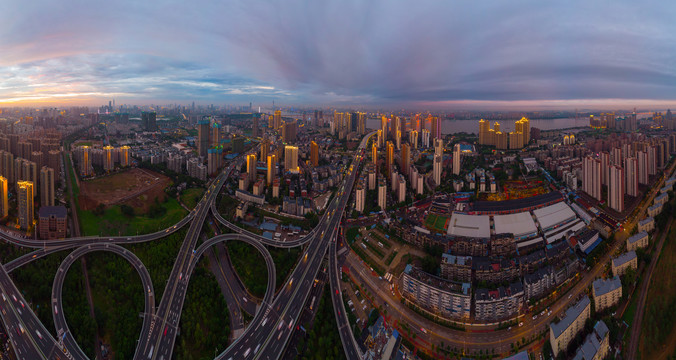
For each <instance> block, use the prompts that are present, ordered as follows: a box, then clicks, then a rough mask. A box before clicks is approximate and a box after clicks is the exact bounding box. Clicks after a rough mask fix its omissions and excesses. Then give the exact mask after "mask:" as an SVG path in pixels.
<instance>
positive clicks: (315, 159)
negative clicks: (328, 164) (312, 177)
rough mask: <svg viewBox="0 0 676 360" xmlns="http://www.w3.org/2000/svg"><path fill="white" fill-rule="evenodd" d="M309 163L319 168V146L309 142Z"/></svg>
mask: <svg viewBox="0 0 676 360" xmlns="http://www.w3.org/2000/svg"><path fill="white" fill-rule="evenodd" d="M310 163H311V164H312V166H314V167H317V166H319V145H317V143H316V142H314V141H312V142H310Z"/></svg>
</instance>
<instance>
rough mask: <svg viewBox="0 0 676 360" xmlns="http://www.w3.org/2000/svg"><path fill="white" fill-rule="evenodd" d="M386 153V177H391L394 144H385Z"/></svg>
mask: <svg viewBox="0 0 676 360" xmlns="http://www.w3.org/2000/svg"><path fill="white" fill-rule="evenodd" d="M386 146H387V148H386V150H387V153H386V159H385V167H386V169H387V176H391V175H392V170H393V169H392V166H393V165H394V144H392V142H391V141H388V142H387V144H386Z"/></svg>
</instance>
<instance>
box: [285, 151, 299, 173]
mask: <svg viewBox="0 0 676 360" xmlns="http://www.w3.org/2000/svg"><path fill="white" fill-rule="evenodd" d="M284 171H289V172H292V173H297V172H299V171H300V169H299V168H298V147H297V146H291V145H287V146H285V147H284Z"/></svg>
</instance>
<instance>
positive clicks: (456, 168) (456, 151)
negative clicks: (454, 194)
mask: <svg viewBox="0 0 676 360" xmlns="http://www.w3.org/2000/svg"><path fill="white" fill-rule="evenodd" d="M461 157H462V151H460V144H455V146H454V147H453V174H455V175H460V160H461Z"/></svg>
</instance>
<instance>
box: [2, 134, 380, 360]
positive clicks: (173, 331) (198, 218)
mask: <svg viewBox="0 0 676 360" xmlns="http://www.w3.org/2000/svg"><path fill="white" fill-rule="evenodd" d="M373 134H374V133H371V134H369V135H368V136H366V137H365V138H364V139H363V140H362V142H361V144H360V147H359V151H360V152H361V150H363V149H364V148H365V146H366V143H367V141H368V138H369V137H370V136H371V135H373ZM252 151H255V150H252ZM245 155H246V154H245ZM243 158H244V156H240V157H239V158H238V159H237V160H235V161H233V162H232V163H231V164H230V165H229V166H228V167H227V168H226V169H225V170H224V171H223V172H222V173H221V174H220V175H219V176H218V177H217V178H216V179H215V180H213V181H212V182H211V184H210V185H209V186H208V189H207V192H206V194H205V195H204V197H203V198H202V200H201V201H200V202H199V203H198V204H197V206H196V207H195V209H193V210H192V211H191V212H190V213H189V214H188V215H187V216H186V217H185V218H183V219H182V220H181V221H180V222H178V223H177V224H176V225H174V226H172V227H170V228H167V229H164V230H161V231H158V232H155V233H152V234H144V235H138V236H118V237H105V238H103V237H96V236H93V237H72V238H67V239H61V240H50V241H42V240H34V239H27V238H24V237H22V236H15V235H12V234H9V233H4V232H0V238H1V239H3V240H5V241H8V242H10V243H13V244H15V245H18V246H21V247H28V248H33V249H36V250H34V251H32V252H30V253H28V254H25V255H23V256H20V257H18V258H17V259H14V260H13V261H10V262H9V263H7V264H6V265H5V266H0V267H1V270H0V293H1V295H2V296H3V300H2V302H0V304H1V305H0V306H1V308H2V311H1V313H2V319H3V322H4V324H5V326H6V328H7V330H8V332H9V334H10V338H11V341H12V343H13V344H14V349H15V352H16V355H17V357H18V358H20V359H38V358H48V359H54V358H59V359H86V358H87V357H86V355H85V354H84V353H83V352H82V350H81V349H80V347H79V346H78V345H77V343H76V342H75V340H74V338H73V336H72V335H71V334H70V331H69V329H68V326H67V324H66V321H65V316H64V314H63V304H62V301H61V299H62V298H61V290H62V287H63V281H64V279H65V276H66V274H67V271H68V269H69V268H70V266H71V265H72V264H73V262H74V261H75V260H77V259H78V258H80V257H81V256H83V255H85V254H87V253H90V252H94V251H108V252H113V253H115V254H118V255H120V256H122V257H123V258H125V259H126V260H127V261H129V263H130V264H131V265H132V266H133V267H134V268H135V269H136V270H137V272H138V273H139V275H140V277H141V281H142V283H143V288H144V289H145V290H144V292H145V303H146V304H145V310H144V314H143V318H144V320H143V326H142V331H141V335H140V339H139V341H138V346H137V349H136V354H135V356H134V358H135V359H159V360H166V359H171V357H172V351H173V348H174V344H175V340H176V335H177V333H178V331H177V330H178V328H177V326H178V323H179V320H180V315H181V311H182V308H183V302H184V300H185V295H186V290H187V286H188V283H189V279H190V275H191V273H192V271H193V270H194V268H195V266H196V265H197V262H198V260H199V259H200V257H201V256H202V255H203V254H204V252H205V251H206V250H207V249H209V247H211V246H213V245H214V244H216V243H219V242H223V241H232V240H236V241H244V242H247V243H249V244H251V245H253V246H254V247H256V248H257V249H258V250H259V251H260V252H261V254H262V255H263V257H264V259H265V261H266V265H267V268H268V289H267V291H266V294H265V297H264V299H263V303H262V305H261V306H260V307H259V309H258V312H257V313H256V315H255V316H254V319H253V320H252V321H251V323H250V325H249V326H248V327H247V329H246V330H245V332H244V333H243V334H242V336H240V337H238V338H237V340H235V342H233V343H232V344H231V345H230V347H228V348H227V349H226V350H225V351H224V352H223V353H221V354H220V355H218V356H217V358H218V359H230V358H237V359H251V358H258V359H277V358H279V357H280V356H281V354H282V353H283V349H284V347H285V345H286V343H287V342H288V340H289V337H290V336H291V334H292V332H293V331H292V330H293V326H294V325H295V322H296V320H297V319H298V317H299V315H300V313H301V310H302V307H303V305H304V304H305V302H306V300H307V297H308V295H309V293H310V290H311V289H312V286H313V284H314V281H313V280H314V279H315V277H316V275H317V273H318V271H319V269H320V267H321V264H322V261H323V259H324V256H325V255H326V253H327V250H328V249H329V247H330V246H332V247H333V250H332V251H333V252H332V253H333V254H334V255H335V239H336V236H337V231H338V228H339V224H340V221H341V218H342V214H343V212H344V209H345V206H346V205H347V201H348V199H349V197H350V194H351V192H352V187H353V185H354V181H355V179H356V177H357V174H358V171H357V170H358V169H359V166H360V165H361V162H362V160H363V155H361V153H360V155H358V156H357V157H356V158H355V160H354V161H353V163H352V166H350V170H349V171H348V172H347V176H346V179H345V182H344V183H343V185H342V186H341V188H340V189H339V192H338V196H336V198H335V199H333V201H332V202H331V203H330V204H329V206H328V207H327V210H326V213H325V215H324V216H323V217H322V219H321V220H320V222H319V224H318V226H317V227H315V229H313V230H312V231H311V232H310V233H309V234H308V235H306V236H305V237H303V238H300V239H295V240H292V241H275V240H271V239H267V238H264V237H261V236H259V235H257V234H253V233H250V232H248V231H246V230H244V229H241V228H239V227H237V226H236V225H234V224H232V223H230V222H228V221H227V220H225V219H224V218H223V217H222V216H221V215H220V214H219V213H218V211H216V205H215V203H216V198H217V196H218V193H219V192H220V190H221V187H222V186H223V184H224V182H225V181H226V180H227V178H228V177H229V176H230V174H231V173H232V171H233V170H234V169H236V168H238V167H239V166H241V164H242V159H243ZM210 213H212V215H214V217H215V218H216V219H217V220H218V221H219V222H220V223H222V224H224V225H225V226H227V227H228V228H230V229H231V230H234V231H235V234H225V235H218V236H215V237H213V238H211V239H209V240H207V241H206V242H204V243H203V244H202V245H200V246H199V247H197V241H198V239H199V235H200V233H201V230H202V226H203V224H204V222H205V219H206V218H207V216H208V215H210ZM186 224H190V227H189V228H188V231H187V235H186V238H185V240H184V242H183V244H182V246H181V249H180V251H179V254H178V256H177V259H176V262H175V263H174V267H173V269H172V271H171V274H170V276H169V280H168V282H167V287H166V289H165V291H164V293H163V296H162V299H161V300H160V304H159V306H158V307H155V298H154V294H155V291H154V288H153V285H152V282H151V279H150V276H149V274H148V270H147V269H146V268H145V266H144V265H143V263H142V262H141V261H140V260H139V259H138V258H137V257H136V256H135V255H134V254H133V253H131V252H130V251H129V250H127V249H125V248H124V247H122V246H120V245H123V244H132V243H140V242H147V241H153V240H157V239H161V238H163V237H165V236H167V235H169V234H172V233H174V232H176V231H178V230H180V229H181V228H182V227H184V226H185V225H186ZM305 244H307V247H306V252H305V253H304V255H303V257H302V259H301V260H300V262H299V263H298V265H297V266H296V268H295V269H294V271H293V273H292V274H291V275H290V276H289V277H288V282H287V283H286V284H285V285H284V287H283V288H282V289H281V291H280V292H279V294H277V296H276V297H274V291H275V279H276V277H275V266H274V263H273V262H272V257H271V256H270V254H269V252H268V251H267V249H266V247H265V246H266V245H267V246H275V247H284V248H290V247H295V246H301V245H305ZM73 248H75V250H74V251H73V252H72V253H71V254H70V255H68V256H67V257H66V259H65V260H64V261H63V263H62V264H61V265H60V266H59V268H58V270H57V274H56V276H55V279H54V284H53V288H52V307H53V311H52V313H53V315H54V324H55V327H56V329H58V330H57V332H58V334H57V337H56V338H55V337H54V336H53V335H52V334H50V333H49V332H48V331H47V330H46V328H45V327H44V325H43V324H42V323H40V321H39V320H38V319H37V316H36V315H35V314H34V313H33V312H32V310H31V309H30V308H29V306H28V304H27V303H26V301H25V300H24V299H23V297H22V296H21V293H20V291H19V290H18V289H17V288H16V286H15V285H14V283H13V282H12V280H11V278H10V277H9V275H8V272H9V271H12V270H15V269H17V268H18V267H20V266H22V265H25V264H27V263H29V262H31V261H34V260H36V259H39V258H42V257H44V256H47V255H49V254H53V253H56V252H59V251H64V250H69V249H73ZM331 266H332V269H331V271H332V272H333V275H335V276H337V275H336V274H337V270H338V269H337V266H335V259H334V262H332V265H331ZM333 267H335V269H333ZM337 286H338V285H337V283H334V282H333V280H332V284H331V291H332V294H336V295H337V294H339V293H340V291H339V289H338V288H337ZM15 298H16V300H14V299H15ZM338 298H339V303H340V304H342V298H341V297H340V296H338ZM335 301H336V299H335V298H334V302H335ZM340 308H341V309H342V310H338V311H337V312H336V316H337V318H338V321H339V324H341V322H342V323H343V324H346V322H347V317H346V314H345V312H344V309H343V308H342V305H341V307H340ZM343 330H346V331H348V332H349V334H350V336H351V329H350V327H349V324H348V325H347V326H343ZM341 336H344V334H342V333H341ZM344 344H347V345H344V346H345V351H346V353H347V354H348V357H349V358H359V357H361V356H360V355H358V354H359V350H358V348H357V347H356V342H354V339H353V340H352V341H351V342H349V341H344Z"/></svg>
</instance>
